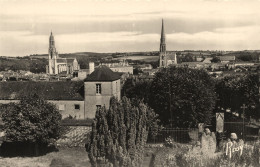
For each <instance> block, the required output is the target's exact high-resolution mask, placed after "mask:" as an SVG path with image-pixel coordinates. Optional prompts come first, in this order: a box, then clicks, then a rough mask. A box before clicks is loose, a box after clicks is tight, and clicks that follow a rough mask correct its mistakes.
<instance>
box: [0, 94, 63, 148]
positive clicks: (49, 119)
mask: <svg viewBox="0 0 260 167" xmlns="http://www.w3.org/2000/svg"><path fill="white" fill-rule="evenodd" d="M1 112H2V113H1V114H2V120H3V123H4V131H5V132H6V140H7V141H10V142H31V143H50V142H52V141H53V140H56V139H58V138H59V137H60V135H61V125H60V122H61V114H60V113H59V111H58V110H57V108H56V106H55V105H54V104H52V103H49V102H47V101H45V100H43V99H41V98H40V97H39V96H37V95H31V96H28V97H23V98H22V99H21V101H20V102H18V103H10V104H6V105H3V106H1Z"/></svg>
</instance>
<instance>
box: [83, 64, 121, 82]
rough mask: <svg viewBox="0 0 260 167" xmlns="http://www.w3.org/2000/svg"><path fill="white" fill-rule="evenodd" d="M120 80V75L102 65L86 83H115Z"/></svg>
mask: <svg viewBox="0 0 260 167" xmlns="http://www.w3.org/2000/svg"><path fill="white" fill-rule="evenodd" d="M118 79H120V75H118V73H115V72H113V71H112V70H111V69H110V68H108V67H107V66H104V65H102V66H98V67H97V68H96V69H95V71H94V72H92V73H91V74H90V75H89V76H88V77H87V78H86V79H85V81H115V80H118Z"/></svg>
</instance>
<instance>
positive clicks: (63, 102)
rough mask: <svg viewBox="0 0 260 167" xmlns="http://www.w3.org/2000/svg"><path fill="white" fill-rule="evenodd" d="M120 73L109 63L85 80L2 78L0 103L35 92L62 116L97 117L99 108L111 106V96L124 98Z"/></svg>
mask: <svg viewBox="0 0 260 167" xmlns="http://www.w3.org/2000/svg"><path fill="white" fill-rule="evenodd" d="M120 77H121V76H120V75H119V74H118V73H115V72H113V71H112V70H111V69H109V68H108V67H106V66H99V67H97V68H96V69H95V71H94V72H92V73H91V74H90V75H89V76H88V77H87V78H86V79H85V81H84V82H83V81H77V82H76V81H59V82H34V81H28V82H17V81H13V82H0V104H6V103H11V102H18V101H19V100H20V99H21V97H23V96H28V95H29V94H34V93H36V94H38V95H39V96H40V97H42V98H44V99H46V100H47V101H49V102H51V103H53V104H54V105H56V107H57V109H58V110H59V111H60V113H61V115H62V118H63V119H64V118H67V117H69V116H72V117H74V118H76V119H85V118H94V117H95V114H96V110H97V109H98V108H100V107H101V106H105V107H106V108H108V107H109V103H110V98H111V97H112V96H114V97H116V98H117V99H118V100H120V99H121V94H120V92H121V83H120Z"/></svg>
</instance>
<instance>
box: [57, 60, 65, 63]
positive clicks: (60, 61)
mask: <svg viewBox="0 0 260 167" xmlns="http://www.w3.org/2000/svg"><path fill="white" fill-rule="evenodd" d="M57 63H66V59H57Z"/></svg>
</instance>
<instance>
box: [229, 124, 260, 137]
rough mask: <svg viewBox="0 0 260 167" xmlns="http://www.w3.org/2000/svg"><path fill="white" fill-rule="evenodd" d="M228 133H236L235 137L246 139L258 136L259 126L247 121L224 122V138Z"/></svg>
mask: <svg viewBox="0 0 260 167" xmlns="http://www.w3.org/2000/svg"><path fill="white" fill-rule="evenodd" d="M230 133H236V134H237V137H238V138H240V139H244V140H247V141H250V140H256V139H257V138H259V127H258V126H254V125H250V124H249V122H244V123H243V122H224V135H225V137H226V138H228V137H229V136H230Z"/></svg>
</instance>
